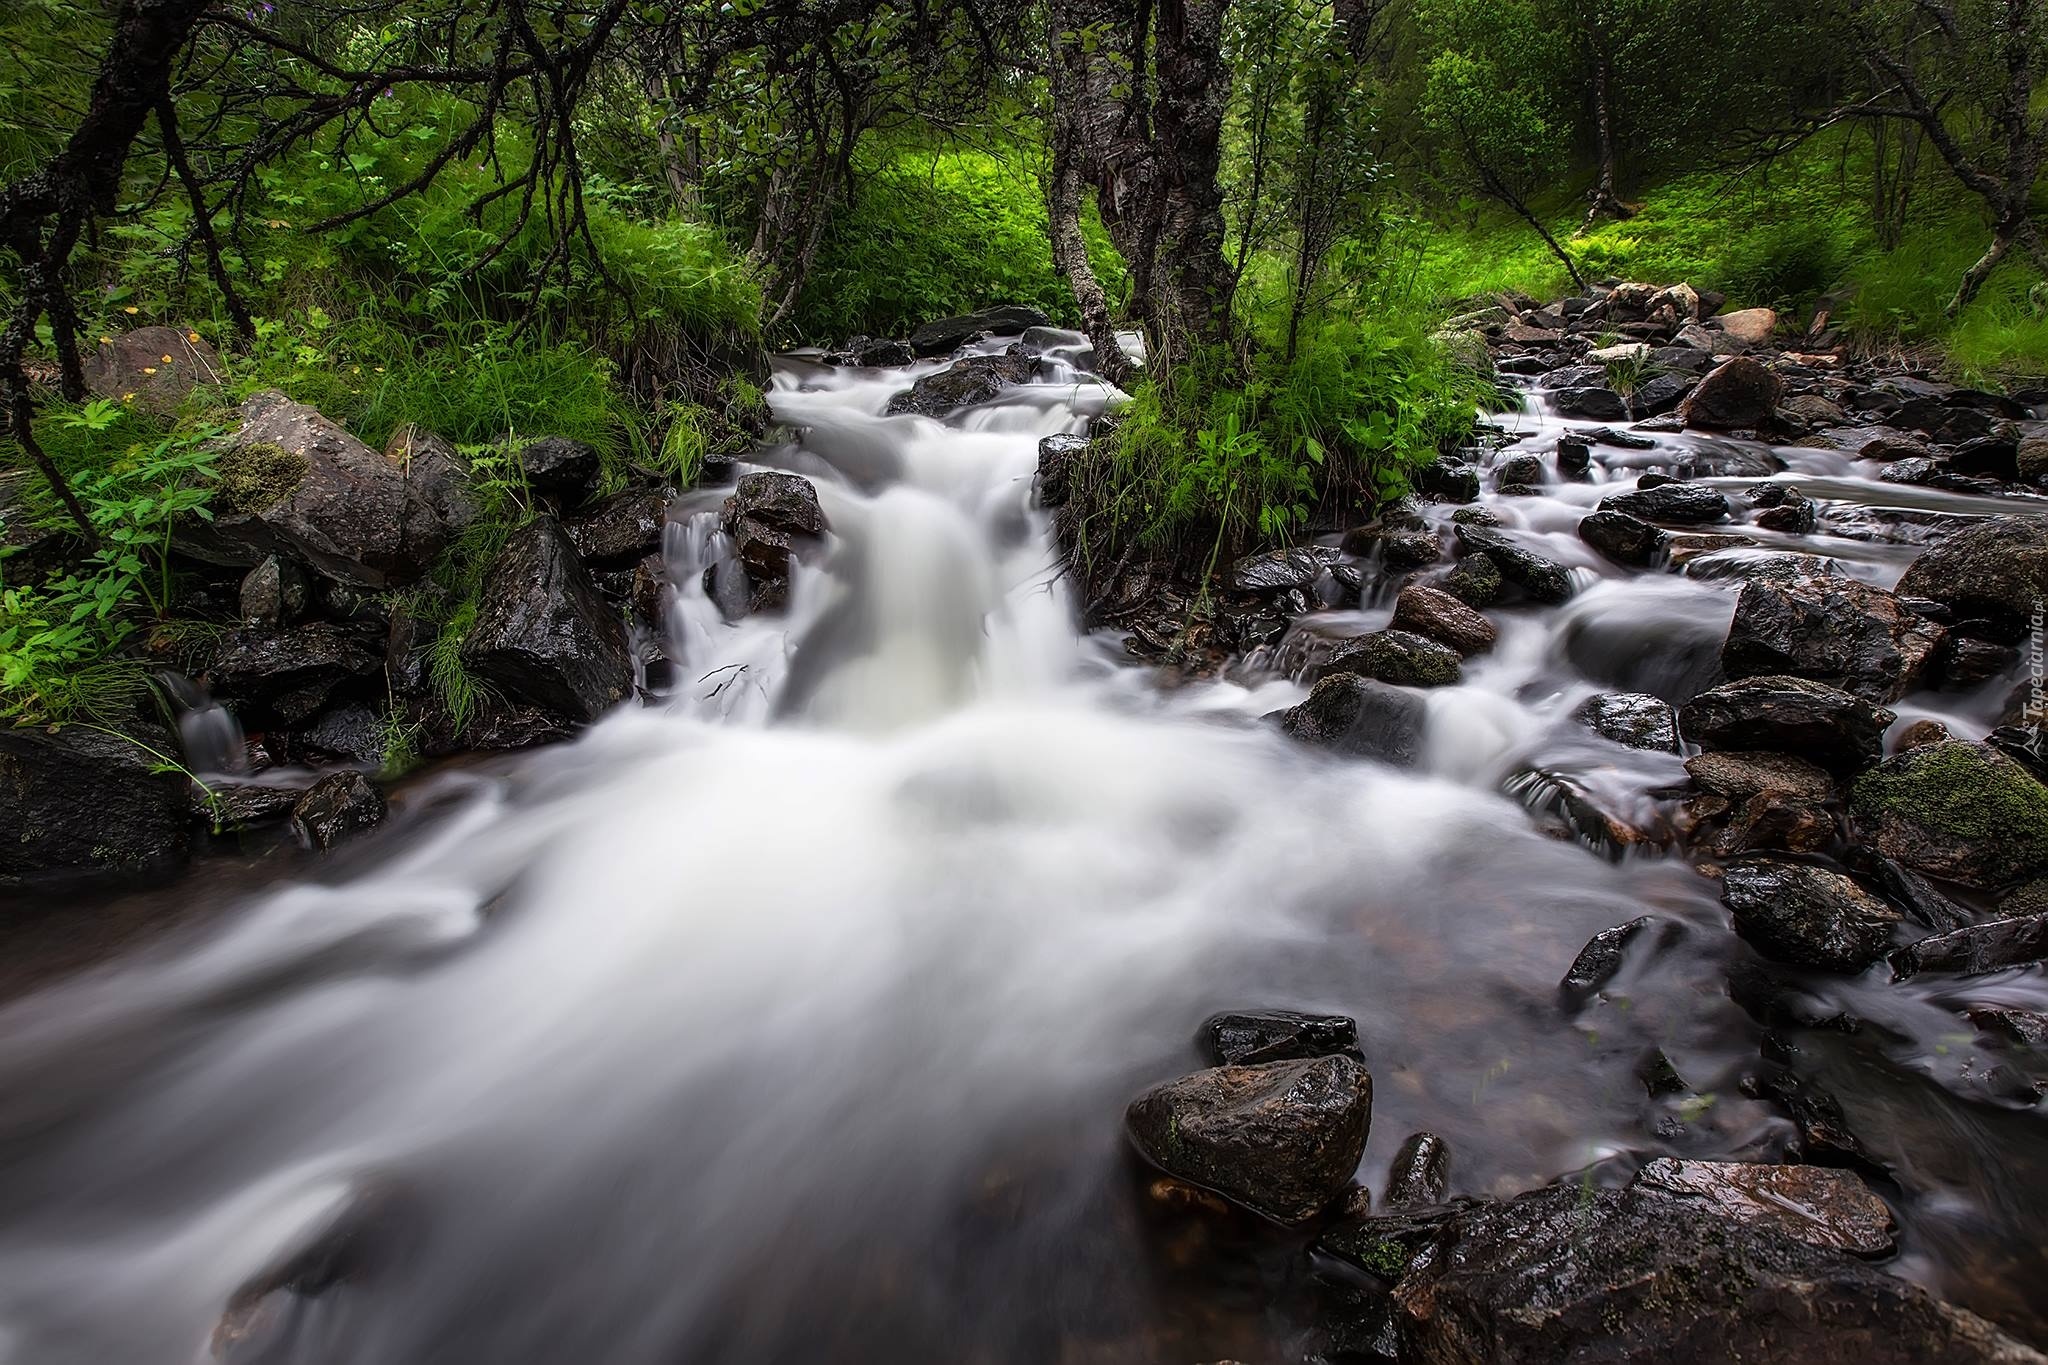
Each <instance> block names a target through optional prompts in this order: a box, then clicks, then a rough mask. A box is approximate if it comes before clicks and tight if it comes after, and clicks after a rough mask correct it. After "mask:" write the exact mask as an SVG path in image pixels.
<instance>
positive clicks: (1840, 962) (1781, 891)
mask: <svg viewBox="0 0 2048 1365" xmlns="http://www.w3.org/2000/svg"><path fill="white" fill-rule="evenodd" d="M1721 903H1722V904H1723V905H1725V906H1727V907H1728V912H1729V914H1731V915H1733V916H1734V918H1735V927H1736V929H1737V930H1738V931H1739V932H1740V933H1741V934H1742V936H1743V937H1744V938H1746V939H1748V940H1749V941H1750V942H1752V943H1754V944H1756V945H1757V947H1759V948H1761V949H1763V951H1764V952H1765V953H1767V954H1769V955H1770V956H1771V957H1774V958H1776V959H1777V960H1778V961H1780V962H1789V963H1792V964H1793V965H1795V966H1799V967H1818V968H1821V969H1823V970H1827V971H1837V972H1858V971H1861V970H1863V969H1864V968H1865V967H1868V966H1869V965H1870V964H1871V963H1873V962H1875V961H1877V960H1878V959H1879V958H1881V957H1883V956H1884V955H1885V954H1886V953H1888V952H1890V951H1891V948H1892V935H1893V933H1894V931H1895V930H1897V928H1898V927H1899V924H1900V920H1901V916H1900V915H1899V912H1898V911H1896V910H1894V909H1892V908H1891V907H1890V906H1889V905H1887V904H1885V903H1884V902H1883V901H1882V900H1879V899H1878V898H1877V897H1876V896H1873V895H1871V894H1870V893H1869V892H1868V891H1865V890H1864V889H1863V888H1862V887H1860V886H1858V885H1857V884H1856V883H1855V882H1853V881H1851V880H1850V879H1849V878H1847V877H1845V876H1843V875H1842V874H1841V873H1839V872H1830V871H1828V870H1827V869H1826V868H1822V867H1814V866H1812V865H1811V864H1808V863H1798V862H1793V861H1792V860H1791V859H1789V858H1775V857H1751V858H1740V859H1737V860H1736V861H1734V862H1732V863H1730V864H1728V868H1727V871H1726V872H1725V873H1724V875H1723V877H1722V880H1721Z"/></svg>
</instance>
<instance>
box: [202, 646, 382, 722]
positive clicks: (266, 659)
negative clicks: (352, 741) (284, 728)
mask: <svg viewBox="0 0 2048 1365" xmlns="http://www.w3.org/2000/svg"><path fill="white" fill-rule="evenodd" d="M383 667H384V652H383V650H382V649H381V648H379V639H378V634H377V633H375V632H373V630H372V629H371V628H370V627H369V626H368V625H362V626H358V625H355V624H351V623H343V622H334V621H308V622H306V623H305V624H304V625H300V626H293V627H290V628H287V629H285V630H282V631H277V630H269V629H265V628H263V627H260V626H258V627H249V628H245V629H242V630H237V631H232V632H230V633H229V634H227V635H226V636H224V637H223V638H222V639H221V641H220V643H219V645H218V646H216V648H215V649H214V651H213V655H212V657H211V658H210V659H209V660H208V661H207V664H206V668H205V671H204V672H203V673H202V674H201V679H202V681H204V682H205V683H206V685H207V687H208V688H209V689H211V691H212V692H213V694H214V695H215V696H216V697H218V698H220V699H221V700H222V701H224V702H229V703H231V704H232V705H233V706H234V708H235V710H236V712H237V713H238V714H239V715H240V717H241V719H242V722H243V724H245V725H249V726H252V727H259V728H260V727H267V726H271V725H297V724H300V723H301V722H303V721H306V720H309V719H311V718H312V717H313V716H314V715H315V714H317V713H318V712H319V711H320V710H321V709H322V708H323V707H325V706H326V705H327V703H328V701H329V700H330V699H331V698H332V697H333V696H334V695H335V694H336V692H338V691H343V690H346V689H347V688H348V687H349V685H350V684H351V683H360V684H361V685H362V686H363V687H367V686H368V685H369V683H370V681H371V680H372V679H375V678H376V677H377V676H378V675H379V674H380V673H381V672H382V670H383Z"/></svg>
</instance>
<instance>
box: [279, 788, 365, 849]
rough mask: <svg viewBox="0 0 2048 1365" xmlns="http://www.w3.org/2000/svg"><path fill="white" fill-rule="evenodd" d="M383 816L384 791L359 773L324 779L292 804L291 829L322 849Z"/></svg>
mask: <svg viewBox="0 0 2048 1365" xmlns="http://www.w3.org/2000/svg"><path fill="white" fill-rule="evenodd" d="M383 818H384V794H383V793H382V792H380V791H378V790H377V787H376V784H375V783H373V782H371V781H370V779H369V778H367V777H365V776H363V775H362V774H361V773H358V772H344V773H332V774H330V775H328V776H326V777H323V778H321V779H320V780H319V781H318V782H315V783H314V784H313V785H312V786H311V787H309V788H307V789H306V794H305V795H304V796H301V797H300V798H299V799H298V801H297V802H295V803H294V804H293V806H292V829H293V830H294V831H295V832H296V833H297V834H298V836H299V837H300V838H301V839H304V840H305V841H306V842H307V843H308V844H309V845H311V846H312V847H313V848H315V849H318V850H320V851H322V852H325V851H326V850H327V849H330V848H333V847H334V846H335V845H336V844H338V843H340V842H341V841H342V840H343V839H346V838H348V837H349V836H351V835H355V834H360V833H362V832H363V831H364V830H366V829H369V828H370V827H372V826H373V825H376V824H377V823H378V822H379V821H381V820H383Z"/></svg>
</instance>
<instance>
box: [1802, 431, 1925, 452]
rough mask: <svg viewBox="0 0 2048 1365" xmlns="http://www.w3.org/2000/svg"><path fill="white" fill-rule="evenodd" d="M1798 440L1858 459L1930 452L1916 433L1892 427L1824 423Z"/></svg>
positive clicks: (1806, 444)
mask: <svg viewBox="0 0 2048 1365" xmlns="http://www.w3.org/2000/svg"><path fill="white" fill-rule="evenodd" d="M1799 444H1800V445H1802V446H1805V447H1807V448H1809V449H1812V450H1838V451H1840V452H1841V453H1842V454H1844V455H1853V456H1855V457H1856V458H1857V459H1859V460H1904V459H1910V458H1914V457H1919V458H1925V457H1927V456H1928V455H1931V454H1933V452H1932V451H1931V450H1929V449H1928V448H1927V443H1926V442H1925V441H1923V440H1921V439H1920V438H1919V437H1918V436H1915V435H1913V434H1912V433H1911V432H1904V431H1899V430H1897V429H1896V428H1893V427H1871V426H1843V427H1825V428H1823V429H1821V430H1820V431H1816V432H1814V433H1813V434H1812V435H1810V436H1807V437H1804V438H1802V439H1801V440H1800V442H1799Z"/></svg>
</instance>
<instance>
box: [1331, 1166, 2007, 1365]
mask: <svg viewBox="0 0 2048 1365" xmlns="http://www.w3.org/2000/svg"><path fill="white" fill-rule="evenodd" d="M1318 1245H1319V1247H1320V1248H1321V1249H1322V1250H1324V1251H1326V1252H1328V1253H1330V1254H1331V1255H1334V1256H1337V1257H1339V1258H1341V1259H1343V1260H1346V1261H1348V1262H1350V1263H1352V1264H1354V1265H1356V1266H1359V1267H1360V1268H1362V1269H1364V1270H1365V1271H1367V1272H1368V1273H1369V1274H1370V1275H1372V1276H1373V1277H1374V1280H1375V1281H1376V1282H1377V1283H1379V1284H1381V1285H1383V1286H1385V1289H1384V1294H1385V1297H1384V1299H1373V1300H1369V1302H1370V1303H1371V1304H1372V1306H1373V1309H1374V1310H1375V1311H1374V1313H1373V1318H1372V1320H1371V1321H1369V1322H1365V1323H1360V1324H1357V1325H1356V1327H1357V1329H1359V1330H1364V1331H1368V1332H1372V1333H1374V1334H1375V1335H1378V1334H1384V1337H1383V1339H1384V1338H1391V1344H1392V1345H1393V1346H1394V1347H1395V1348H1396V1349H1395V1352H1394V1354H1396V1355H1397V1358H1399V1359H1401V1360H1413V1361H1418V1362H1428V1365H1592V1363H1593V1362H1598V1365H1728V1363H1729V1362H1731V1361H1756V1362H1764V1361H1798V1362H1800V1363H1801V1365H1924V1363H1925V1362H1929V1361H1942V1362H1945V1365H2044V1362H2048V1357H2044V1356H2042V1355H2041V1354H2040V1353H2039V1352H2037V1351H2034V1350H2032V1349H2031V1348H2029V1347H2027V1346H2024V1345H2022V1344H2021V1343H2019V1342H2017V1341H2015V1340H2013V1339H2012V1338H2010V1337H2008V1336H2006V1335H2005V1334H2004V1333H2002V1332H2000V1331H1999V1330H1998V1329H1997V1328H1996V1327H1993V1326H1992V1325H1991V1324H1990V1323H1988V1322H1986V1321H1984V1320H1983V1319H1982V1318H1979V1317H1977V1316H1976V1315H1975V1314H1973V1313H1969V1312H1967V1311H1965V1310H1963V1309H1960V1308H1956V1307H1954V1306H1952V1305H1950V1304H1946V1303H1943V1302H1942V1301H1941V1300H1939V1299H1936V1298H1934V1297H1933V1296H1931V1295H1929V1294H1928V1293H1927V1291H1926V1290H1924V1289H1922V1288H1920V1287H1919V1286H1918V1285H1915V1284H1912V1283H1910V1282H1908V1281H1905V1280H1901V1279H1896V1278H1894V1277H1893V1276H1890V1275H1887V1274H1885V1273H1883V1272H1882V1271H1880V1270H1878V1269H1876V1268H1874V1267H1872V1266H1870V1265H1868V1264H1866V1263H1865V1262H1863V1261H1861V1260H1859V1259H1857V1258H1856V1257H1854V1256H1851V1255H1847V1254H1845V1253H1843V1252H1840V1251H1835V1250H1831V1249H1826V1248H1822V1247H1818V1246H1813V1245H1810V1244H1809V1243H1807V1242H1804V1241H1800V1240H1797V1239H1795V1238H1793V1237H1788V1236H1786V1235H1784V1234H1783V1232H1781V1231H1780V1230H1779V1227H1777V1226H1771V1225H1766V1224H1764V1223H1762V1222H1761V1221H1760V1220H1745V1219H1742V1218H1739V1217H1728V1216H1726V1215H1725V1214H1724V1213H1723V1212H1721V1211H1720V1210H1718V1209H1709V1208H1706V1207H1702V1205H1701V1203H1700V1201H1699V1200H1697V1199H1695V1198H1692V1197H1690V1196H1687V1195H1674V1194H1667V1193H1665V1192H1663V1191H1660V1190H1658V1189H1656V1188H1654V1187H1653V1186H1652V1185H1647V1184H1646V1185H1644V1186H1641V1187H1636V1188H1631V1189H1627V1190H1621V1191H1615V1190H1602V1189H1595V1188H1592V1187H1589V1186H1583V1185H1581V1184H1579V1183H1577V1182H1573V1183H1571V1184H1568V1185H1554V1186H1551V1187H1549V1188H1546V1189H1541V1190H1535V1191H1532V1192H1530V1193H1528V1194H1524V1195H1520V1196H1518V1197H1516V1198H1514V1199H1510V1200H1506V1201H1502V1202H1498V1203H1493V1202H1489V1203H1476V1204H1475V1203H1466V1204H1454V1205H1452V1206H1450V1207H1448V1208H1443V1209H1432V1210H1425V1211H1421V1212H1417V1213H1406V1214H1397V1215H1393V1216H1389V1217H1383V1218H1373V1219H1365V1220H1361V1221H1358V1222H1354V1223H1347V1224H1344V1225H1341V1226H1340V1227H1338V1228H1335V1229H1333V1230H1332V1231H1330V1232H1328V1233H1326V1234H1324V1236H1323V1237H1322V1239H1321V1240H1320V1242H1319V1243H1318Z"/></svg>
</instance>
